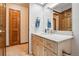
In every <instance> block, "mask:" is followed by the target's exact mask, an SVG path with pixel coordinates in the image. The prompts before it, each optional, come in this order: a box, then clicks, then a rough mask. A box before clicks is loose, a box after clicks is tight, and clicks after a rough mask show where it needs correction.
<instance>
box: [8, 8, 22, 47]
mask: <svg viewBox="0 0 79 59" xmlns="http://www.w3.org/2000/svg"><path fill="white" fill-rule="evenodd" d="M10 10H13V11H19V13H20V15H19V44H20V43H21V35H20V34H21V28H20V26H21V12H20V10H15V9H12V8H9V46H12V45H10ZM13 46H14V45H13Z"/></svg>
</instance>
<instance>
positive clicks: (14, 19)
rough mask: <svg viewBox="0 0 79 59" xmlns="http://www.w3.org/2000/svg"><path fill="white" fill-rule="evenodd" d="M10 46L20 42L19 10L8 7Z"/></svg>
mask: <svg viewBox="0 0 79 59" xmlns="http://www.w3.org/2000/svg"><path fill="white" fill-rule="evenodd" d="M9 23H10V24H9V25H10V27H9V29H10V41H9V42H10V46H12V45H17V44H20V11H18V10H13V9H9Z"/></svg>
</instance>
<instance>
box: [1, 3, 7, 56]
mask: <svg viewBox="0 0 79 59" xmlns="http://www.w3.org/2000/svg"><path fill="white" fill-rule="evenodd" d="M5 8H6V7H5V4H3V3H0V56H3V55H6V9H5Z"/></svg>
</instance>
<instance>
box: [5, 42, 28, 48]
mask: <svg viewBox="0 0 79 59" xmlns="http://www.w3.org/2000/svg"><path fill="white" fill-rule="evenodd" d="M27 43H29V42H24V43H20V44H18V45H22V44H27ZM13 46H15V45H13ZM6 47H10V45H6Z"/></svg>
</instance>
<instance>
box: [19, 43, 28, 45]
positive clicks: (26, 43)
mask: <svg viewBox="0 0 79 59" xmlns="http://www.w3.org/2000/svg"><path fill="white" fill-rule="evenodd" d="M27 43H29V42H24V43H20V45H21V44H27Z"/></svg>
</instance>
